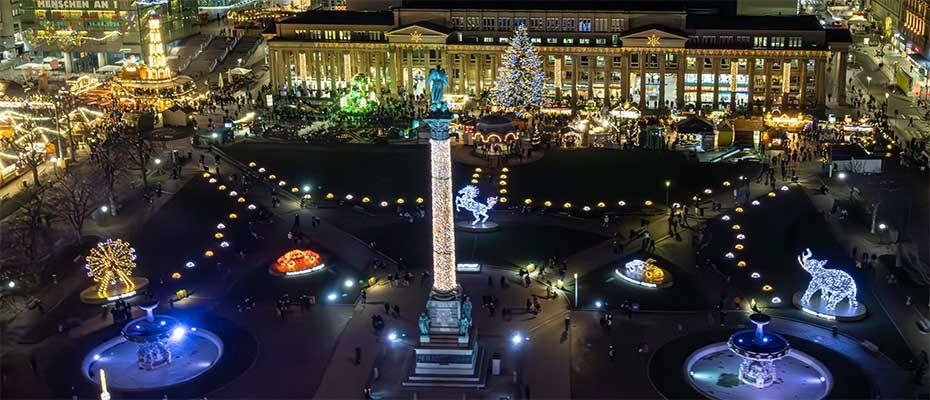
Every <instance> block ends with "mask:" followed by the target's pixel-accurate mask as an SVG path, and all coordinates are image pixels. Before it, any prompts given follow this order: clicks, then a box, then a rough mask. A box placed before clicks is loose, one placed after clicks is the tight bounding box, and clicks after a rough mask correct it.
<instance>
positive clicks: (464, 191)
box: [455, 185, 497, 225]
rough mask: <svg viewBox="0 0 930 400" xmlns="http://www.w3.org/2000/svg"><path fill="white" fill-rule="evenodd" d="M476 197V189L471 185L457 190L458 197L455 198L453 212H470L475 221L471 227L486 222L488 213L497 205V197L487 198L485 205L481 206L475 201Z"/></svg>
mask: <svg viewBox="0 0 930 400" xmlns="http://www.w3.org/2000/svg"><path fill="white" fill-rule="evenodd" d="M476 197H478V187H477V186H473V185H468V186H465V187H463V188H461V189H459V195H458V196H455V211H458V210H459V208H464V209H466V210H468V211H471V214H472V216H474V217H475V220H474V221H472V223H471V224H472V225H476V224H478V223H479V222H480V223H482V224H483V223H484V222H485V221H487V220H488V211H490V210H491V207H494V205H495V204H497V197H488V199H487V204H481V203H479V202H477V201H475V198H476Z"/></svg>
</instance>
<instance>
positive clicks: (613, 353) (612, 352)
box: [607, 345, 617, 363]
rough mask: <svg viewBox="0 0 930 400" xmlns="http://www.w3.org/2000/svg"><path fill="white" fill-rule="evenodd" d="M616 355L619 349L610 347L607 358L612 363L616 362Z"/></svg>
mask: <svg viewBox="0 0 930 400" xmlns="http://www.w3.org/2000/svg"><path fill="white" fill-rule="evenodd" d="M616 355H617V349H615V348H614V345H610V346H608V347H607V358H609V359H610V362H611V363H612V362H614V360H616Z"/></svg>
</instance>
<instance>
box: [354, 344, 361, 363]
mask: <svg viewBox="0 0 930 400" xmlns="http://www.w3.org/2000/svg"><path fill="white" fill-rule="evenodd" d="M361 363H362V348H361V347H356V348H355V365H356V366H358V365H359V364H361Z"/></svg>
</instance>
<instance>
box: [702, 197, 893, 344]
mask: <svg viewBox="0 0 930 400" xmlns="http://www.w3.org/2000/svg"><path fill="white" fill-rule="evenodd" d="M760 202H761V204H760V205H758V206H752V205H747V206H745V208H746V211H745V212H744V213H742V214H738V213H731V214H729V215H730V216H731V218H732V219H731V220H730V221H726V222H725V221H722V220H721V219H720V218H718V219H716V220H715V221H714V222H712V223H711V224H710V225H709V229H710V232H711V235H713V236H712V239H711V242H710V246H709V250H708V251H709V254H710V255H711V257H716V258H717V259H716V260H715V261H716V262H717V265H718V266H720V269H721V270H722V271H723V272H725V273H727V274H730V275H731V276H732V281H731V283H730V286H731V288H732V290H731V293H730V295H740V296H743V297H744V298H746V299H748V298H755V299H757V300H759V301H760V302H761V304H762V305H764V306H766V307H772V308H773V312H774V313H777V314H783V315H785V316H788V317H791V318H796V319H803V320H806V321H810V322H814V323H819V324H822V325H829V324H830V322H828V321H825V320H821V319H817V318H815V317H811V316H808V315H806V314H804V313H802V312H800V311H799V310H797V309H795V308H794V306H793V305H792V304H791V297H792V295H793V294H794V292H797V291H803V290H805V289H806V288H807V284H808V282H809V281H810V275H809V274H808V273H807V272H806V271H804V270H803V269H802V268H801V266H800V265H798V261H797V257H798V255H799V254H801V252H802V251H803V250H804V249H805V248H810V249H811V251H812V252H813V258H815V259H818V260H827V264H826V266H825V267H826V268H830V269H840V270H844V271H847V272H849V273H850V274H851V275H852V276H853V279H854V280H855V281H856V284H857V286H858V296H857V297H858V300H859V302H860V303H862V304H865V305H866V306H867V307H868V310H869V311H868V312H869V314H868V317H867V318H866V319H865V320H863V321H858V322H845V323H840V324H838V325H839V327H840V329H842V330H844V331H845V332H849V333H851V334H853V335H854V336H856V337H859V338H863V339H868V340H870V341H872V342H874V343H875V344H877V345H878V347H879V348H880V349H881V350H882V352H883V353H885V354H887V355H889V356H891V357H892V358H893V359H895V360H896V361H899V362H901V361H902V360H907V359H908V358H909V357H910V354H909V350H908V348H907V345H906V344H905V343H904V341H903V340H902V339H901V336H900V334H899V333H898V331H897V330H896V329H895V328H894V324H893V323H892V321H891V320H890V319H889V318H888V316H887V314H885V312H884V311H882V308H881V306H880V305H879V304H878V302H877V300H876V299H875V296H874V295H873V294H872V290H871V286H872V284H873V282H874V280H875V277H874V276H873V275H872V274H871V273H869V272H867V271H865V270H857V269H856V268H855V261H854V260H852V259H851V258H850V255H849V254H847V253H846V252H845V251H844V250H843V248H842V247H841V246H840V245H839V243H837V241H836V239H835V238H834V237H833V235H832V233H831V232H830V231H829V228H828V226H827V222H826V221H824V219H823V218H824V217H823V215H821V214H820V213H818V212H817V211H816V208H815V207H814V205H813V204H812V203H811V201H810V199H809V198H808V197H807V195H806V194H805V193H804V192H802V191H801V189H792V190H791V191H789V192H779V194H778V197H776V198H769V197H763V198H760ZM734 224H738V225H740V227H741V229H740V232H743V234H745V235H746V239H745V240H743V241H742V243H744V245H745V249H744V250H743V251H738V250H735V249H734V247H733V246H734V245H735V244H736V243H737V240H736V238H735V236H736V234H737V233H736V232H735V231H734V230H733V229H732V226H733V225H734ZM728 251H732V252H734V253H735V254H736V255H737V257H736V258H735V259H732V260H728V259H726V258H724V257H723V254H725V253H726V252H728ZM738 260H745V261H746V263H747V267H746V268H743V269H739V268H737V267H736V263H737V261H738ZM753 272H758V273H759V274H760V278H758V279H754V278H752V277H751V275H750V274H752V273H753ZM766 284H768V285H771V286H772V287H773V290H772V291H771V292H763V290H762V287H763V285H766ZM776 296H777V297H779V298H780V299H781V300H782V302H781V304H777V305H776V304H772V302H773V300H772V299H773V298H774V297H776ZM845 304H846V303H845V302H844V303H841V305H845Z"/></svg>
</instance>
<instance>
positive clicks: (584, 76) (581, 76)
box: [578, 71, 591, 81]
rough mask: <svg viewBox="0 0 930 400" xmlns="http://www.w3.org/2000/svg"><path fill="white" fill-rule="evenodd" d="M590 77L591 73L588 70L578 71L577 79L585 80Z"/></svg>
mask: <svg viewBox="0 0 930 400" xmlns="http://www.w3.org/2000/svg"><path fill="white" fill-rule="evenodd" d="M590 78H591V75H589V74H588V71H580V72H578V80H582V81H586V80H588V79H590Z"/></svg>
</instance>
